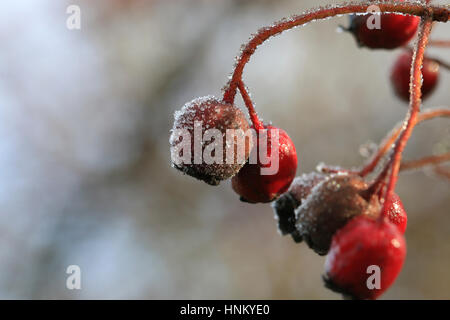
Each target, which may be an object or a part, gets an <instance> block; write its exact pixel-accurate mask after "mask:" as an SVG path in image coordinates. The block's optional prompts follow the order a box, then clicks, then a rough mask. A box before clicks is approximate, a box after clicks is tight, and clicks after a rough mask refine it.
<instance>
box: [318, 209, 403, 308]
mask: <svg viewBox="0 0 450 320" xmlns="http://www.w3.org/2000/svg"><path fill="white" fill-rule="evenodd" d="M405 256H406V243H405V239H404V237H403V235H402V234H401V232H400V231H399V230H398V228H397V227H396V226H395V225H393V224H392V223H390V222H389V221H388V220H386V219H382V220H379V219H378V220H373V219H370V218H368V217H366V216H359V217H356V218H354V219H352V220H351V221H350V222H349V223H348V224H347V225H346V226H345V227H343V228H342V229H340V230H339V231H338V232H337V233H336V235H335V236H334V237H333V241H332V244H331V249H330V253H329V254H328V256H327V259H326V262H325V275H324V281H325V285H326V286H327V287H328V288H330V289H332V290H334V291H337V292H340V293H342V294H344V296H346V297H349V298H353V299H376V298H378V297H379V296H380V295H381V294H382V293H383V292H385V291H386V290H387V289H388V288H389V287H390V286H391V285H392V283H393V282H394V281H395V279H396V278H397V276H398V274H399V273H400V270H401V268H402V265H403V262H404V260H405ZM369 266H378V267H379V268H380V270H381V271H380V288H379V289H378V288H373V289H369V288H368V286H367V284H368V282H369V283H370V284H373V281H372V280H369V281H368V278H369V277H370V276H371V275H373V274H374V271H373V270H370V269H369V271H370V272H368V267H369Z"/></svg>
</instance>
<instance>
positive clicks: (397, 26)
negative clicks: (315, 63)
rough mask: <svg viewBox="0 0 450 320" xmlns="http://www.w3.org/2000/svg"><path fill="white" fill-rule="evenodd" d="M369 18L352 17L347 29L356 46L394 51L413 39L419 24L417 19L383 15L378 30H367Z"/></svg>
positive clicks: (389, 14)
mask: <svg viewBox="0 0 450 320" xmlns="http://www.w3.org/2000/svg"><path fill="white" fill-rule="evenodd" d="M371 16H372V15H371V14H366V15H352V16H350V27H349V31H350V32H352V33H353V35H354V37H355V39H356V42H357V43H358V45H359V46H361V47H368V48H371V49H395V48H398V47H400V46H403V45H405V44H406V43H408V42H409V40H411V38H412V37H414V35H415V34H416V32H417V28H418V26H419V23H420V18H419V17H415V16H408V15H401V14H393V13H383V14H381V16H380V29H369V28H368V26H367V20H368V19H369V18H370V17H371ZM372 19H373V18H372Z"/></svg>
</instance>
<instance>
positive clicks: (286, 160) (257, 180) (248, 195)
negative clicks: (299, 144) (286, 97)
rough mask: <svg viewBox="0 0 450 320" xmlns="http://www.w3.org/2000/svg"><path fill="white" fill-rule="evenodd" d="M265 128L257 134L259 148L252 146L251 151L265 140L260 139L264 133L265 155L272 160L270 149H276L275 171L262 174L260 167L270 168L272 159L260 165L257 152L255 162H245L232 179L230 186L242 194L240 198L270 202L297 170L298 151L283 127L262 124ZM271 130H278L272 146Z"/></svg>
mask: <svg viewBox="0 0 450 320" xmlns="http://www.w3.org/2000/svg"><path fill="white" fill-rule="evenodd" d="M265 129H267V131H266V130H264V132H261V131H260V132H259V133H258V143H257V146H258V148H254V150H253V151H254V152H258V150H259V147H260V143H262V142H260V141H264V142H265V140H264V139H263V140H260V138H261V137H263V135H266V139H267V140H266V141H267V156H268V157H269V158H270V159H272V148H273V147H274V150H276V151H277V152H278V170H277V171H276V172H274V173H273V174H267V175H265V174H261V168H270V167H272V165H274V164H273V162H272V161H271V160H270V161H269V163H268V164H262V163H261V159H260V157H259V155H258V160H257V162H256V163H254V164H252V163H246V164H245V166H244V167H243V168H242V169H241V170H240V171H239V172H238V173H237V174H236V175H235V176H234V177H233V178H232V179H231V183H232V188H233V190H234V191H235V192H236V193H237V194H239V195H240V196H241V200H242V201H246V202H250V203H258V202H271V201H273V200H274V199H276V198H277V197H278V196H279V195H280V194H282V193H283V192H285V191H286V190H287V189H288V188H289V186H290V184H291V182H292V180H293V179H294V177H295V172H296V171H297V152H296V150H295V146H294V143H293V142H292V140H291V138H289V136H288V135H287V133H286V132H285V131H284V130H282V129H278V128H276V127H273V126H270V125H269V126H265ZM273 130H278V135H279V138H278V145H277V146H272V140H273V138H272V134H273V133H272V131H273ZM258 153H259V152H258ZM275 157H276V155H275ZM250 158H251V157H250Z"/></svg>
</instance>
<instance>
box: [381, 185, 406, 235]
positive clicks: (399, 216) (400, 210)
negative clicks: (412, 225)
mask: <svg viewBox="0 0 450 320" xmlns="http://www.w3.org/2000/svg"><path fill="white" fill-rule="evenodd" d="M385 216H387V217H388V218H389V221H390V222H392V223H393V224H394V225H396V226H397V228H398V230H399V231H400V232H401V233H402V234H404V233H405V231H406V224H407V222H408V216H407V215H406V211H405V208H404V207H403V203H402V201H401V200H400V197H399V196H398V195H397V194H396V193H394V194H393V195H392V198H391V200H390V203H389V209H388V212H387V213H386V214H385Z"/></svg>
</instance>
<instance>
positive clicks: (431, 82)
mask: <svg viewBox="0 0 450 320" xmlns="http://www.w3.org/2000/svg"><path fill="white" fill-rule="evenodd" d="M412 57H413V52H412V51H410V50H408V51H406V52H403V53H402V54H401V55H400V56H399V57H398V58H397V60H395V63H394V65H393V66H392V69H391V76H390V80H391V84H392V87H393V89H394V92H395V94H396V95H397V96H398V97H399V98H400V99H402V100H404V101H406V102H408V101H409V95H410V94H409V82H410V79H411V76H410V74H411V63H412ZM422 77H423V83H422V99H425V98H427V97H428V96H429V95H430V94H431V93H432V92H433V91H434V89H435V88H436V86H437V84H438V82H439V64H438V63H437V62H435V61H433V60H431V59H428V58H427V57H424V60H423V67H422Z"/></svg>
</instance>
